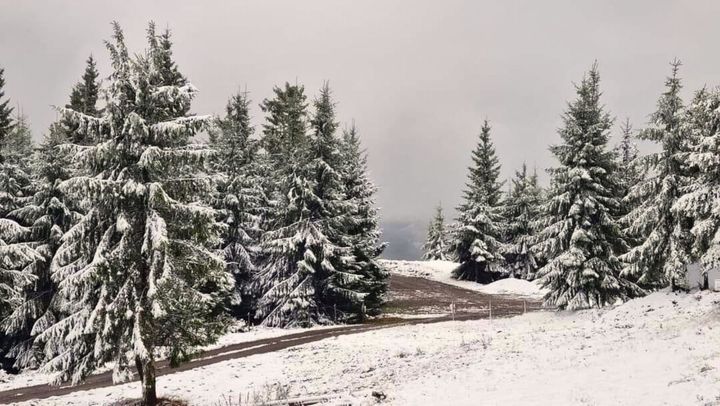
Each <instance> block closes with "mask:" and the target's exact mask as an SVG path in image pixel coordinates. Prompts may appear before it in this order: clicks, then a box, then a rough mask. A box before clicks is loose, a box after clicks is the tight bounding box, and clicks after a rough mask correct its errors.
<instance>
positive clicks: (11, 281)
mask: <svg viewBox="0 0 720 406" xmlns="http://www.w3.org/2000/svg"><path fill="white" fill-rule="evenodd" d="M1 95H2V89H1V88H0V96H1ZM0 109H1V110H7V106H6V103H3V104H0ZM0 116H2V114H0ZM0 118H1V117H0ZM9 120H10V121H8V122H7V123H5V124H3V126H4V128H1V129H0V131H3V133H2V134H0V137H1V138H0V158H1V159H0V367H3V369H5V368H9V367H10V366H12V364H14V358H15V356H16V351H15V347H16V345H17V343H18V339H17V336H16V335H15V334H14V331H15V323H16V321H17V319H18V311H19V310H22V309H23V303H24V301H25V292H27V291H28V290H30V289H32V288H33V286H34V285H35V283H36V272H35V268H34V264H35V263H36V261H38V260H39V259H41V257H40V255H39V254H38V252H37V251H36V250H35V249H34V248H33V247H31V246H30V245H28V244H25V241H26V240H27V239H28V238H29V237H30V235H31V229H30V228H28V227H25V226H24V225H23V224H21V223H19V222H18V221H17V218H16V217H15V216H13V215H12V214H13V213H14V211H15V210H17V209H20V208H22V207H24V206H25V205H26V204H27V202H28V200H29V199H30V198H31V197H32V192H33V190H32V183H31V179H30V174H29V166H28V158H29V153H30V152H31V150H32V140H31V134H30V129H29V127H28V126H27V121H26V119H25V118H24V117H23V116H20V117H18V118H17V119H14V120H13V119H12V118H10V119H9ZM20 316H22V315H20Z"/></svg>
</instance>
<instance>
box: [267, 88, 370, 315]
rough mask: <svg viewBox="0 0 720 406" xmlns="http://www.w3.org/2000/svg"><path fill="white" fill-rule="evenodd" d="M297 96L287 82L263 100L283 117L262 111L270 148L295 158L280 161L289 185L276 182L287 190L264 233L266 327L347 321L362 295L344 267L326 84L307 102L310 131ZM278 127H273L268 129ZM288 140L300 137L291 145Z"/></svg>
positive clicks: (346, 256) (346, 257)
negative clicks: (274, 220) (310, 110)
mask: <svg viewBox="0 0 720 406" xmlns="http://www.w3.org/2000/svg"><path fill="white" fill-rule="evenodd" d="M288 91H289V92H288ZM294 92H297V93H295V96H294V97H287V98H285V102H283V97H284V96H288V95H289V96H293V93H294ZM278 102H279V103H278ZM303 102H304V95H302V88H297V87H296V88H293V87H288V86H287V85H286V92H280V93H279V94H278V98H277V99H276V100H274V101H270V102H266V103H264V106H272V105H277V106H279V107H280V108H281V109H282V111H283V115H284V117H280V120H279V121H277V122H275V123H274V122H273V120H274V119H275V118H276V116H274V115H273V114H272V113H271V115H270V117H268V122H269V123H270V124H269V125H266V134H267V135H266V140H267V141H268V142H269V143H268V147H269V148H270V150H269V152H270V153H271V154H272V153H273V149H274V148H279V149H280V151H282V152H284V153H285V154H287V155H285V158H284V159H285V160H289V161H294V162H293V163H292V164H290V165H289V166H288V165H287V164H285V168H286V169H285V170H286V171H288V172H289V179H290V180H291V183H287V182H285V183H281V184H280V185H279V186H280V191H282V192H284V190H285V189H286V190H287V193H281V194H280V195H279V196H280V197H281V198H283V195H285V196H286V197H284V200H281V201H280V202H279V205H278V208H279V210H280V213H279V214H280V215H279V216H276V218H279V219H281V222H279V223H277V224H276V226H275V228H274V229H273V230H272V231H269V232H268V233H267V234H266V238H265V244H264V248H265V252H266V253H267V254H268V255H269V257H268V259H267V261H266V262H265V265H264V267H263V269H262V271H261V272H260V273H259V282H260V286H261V288H262V290H261V291H262V292H263V295H262V297H261V298H260V300H259V302H258V316H259V317H261V318H263V323H264V324H265V325H272V326H295V325H310V324H314V323H328V322H333V321H335V322H336V321H343V320H349V319H352V318H354V317H356V316H357V314H358V313H360V312H362V308H363V296H364V295H363V294H362V293H361V292H359V291H357V290H356V288H357V286H358V282H359V280H360V279H362V276H360V275H358V274H356V273H353V272H352V271H353V269H352V268H351V267H349V266H348V263H349V262H350V261H352V260H353V258H352V255H351V254H350V249H349V247H347V246H346V245H345V244H344V243H345V242H346V240H345V235H344V233H343V226H344V224H345V222H346V217H347V214H348V207H347V205H346V204H345V201H344V190H343V185H342V182H341V177H340V172H339V170H340V168H341V155H340V151H339V146H340V145H339V140H338V138H337V136H336V135H335V132H336V129H337V123H336V122H335V111H334V109H335V108H334V103H333V101H332V99H331V94H330V89H329V87H328V86H327V84H326V85H325V86H324V87H323V88H322V90H321V93H320V96H319V97H318V98H317V99H316V100H315V101H314V103H313V104H314V107H315V114H314V116H313V118H312V120H311V122H310V124H311V129H312V133H311V135H310V136H308V135H306V134H304V132H305V130H304V128H305V124H304V123H303V122H302V121H300V120H304V117H305V114H304V113H301V112H302V111H303V110H304V109H303ZM297 113H300V114H297ZM276 123H277V124H276ZM276 129H277V130H279V131H278V132H273V131H274V130H276ZM267 130H270V131H267ZM300 132H302V134H300ZM267 137H270V138H267ZM288 138H295V139H298V140H306V142H305V145H303V144H301V143H297V144H295V145H292V144H291V143H290V142H289V139H288ZM293 158H294V159H293Z"/></svg>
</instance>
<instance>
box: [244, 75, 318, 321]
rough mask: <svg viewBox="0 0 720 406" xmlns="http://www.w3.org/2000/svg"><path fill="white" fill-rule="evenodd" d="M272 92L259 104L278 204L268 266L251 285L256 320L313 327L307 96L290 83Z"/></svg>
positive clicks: (265, 251)
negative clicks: (308, 235) (307, 204)
mask: <svg viewBox="0 0 720 406" xmlns="http://www.w3.org/2000/svg"><path fill="white" fill-rule="evenodd" d="M273 91H274V93H275V96H274V97H273V98H272V99H265V100H263V102H262V103H261V105H260V107H261V108H262V110H263V111H264V112H265V113H266V117H265V124H263V137H262V141H261V143H262V146H263V148H264V150H265V152H266V154H267V159H268V166H269V167H270V168H272V173H271V174H270V178H271V180H270V182H268V184H267V186H268V189H267V193H268V196H269V197H270V198H271V200H272V201H273V202H274V204H273V205H272V206H271V208H270V210H269V212H268V216H267V218H266V220H265V229H266V230H269V231H268V232H267V233H266V234H265V235H264V236H263V241H262V245H261V249H262V256H263V261H262V264H259V265H260V266H259V268H260V269H259V270H258V272H257V274H256V275H255V278H253V282H252V290H253V292H255V293H256V294H257V295H258V297H259V298H258V302H257V310H256V312H255V318H256V319H258V320H260V321H262V322H263V323H264V324H266V325H272V326H292V325H310V324H312V323H313V322H314V320H317V314H318V311H317V303H316V302H315V288H314V286H313V280H312V279H313V278H312V272H313V269H314V268H313V267H312V265H309V264H308V263H307V262H306V261H305V260H304V248H305V239H304V237H303V236H302V235H301V234H300V233H301V232H302V231H304V230H301V229H300V224H299V223H300V222H302V221H303V219H305V220H306V219H307V208H306V207H305V201H304V199H305V197H306V195H308V194H310V191H309V190H307V188H308V187H309V186H308V181H307V179H306V178H305V173H304V172H303V171H304V169H305V167H306V166H307V165H308V158H307V156H308V151H307V150H308V148H309V145H308V135H307V126H308V122H307V121H308V117H307V116H308V113H307V107H308V105H307V97H306V96H305V88H304V87H303V86H301V85H290V84H289V83H285V86H284V87H283V88H281V87H275V88H274V89H273ZM303 192H305V193H303ZM309 255H311V254H309ZM309 255H308V256H309ZM312 259H313V258H308V260H312Z"/></svg>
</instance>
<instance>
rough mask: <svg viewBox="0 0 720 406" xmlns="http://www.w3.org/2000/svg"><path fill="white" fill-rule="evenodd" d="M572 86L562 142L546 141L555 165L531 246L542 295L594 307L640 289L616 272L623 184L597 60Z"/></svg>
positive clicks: (554, 302) (555, 302) (570, 305)
mask: <svg viewBox="0 0 720 406" xmlns="http://www.w3.org/2000/svg"><path fill="white" fill-rule="evenodd" d="M576 91H577V98H576V99H575V100H574V101H572V102H570V103H568V107H567V110H566V111H565V113H564V115H563V123H564V125H563V127H562V128H561V129H560V130H559V133H560V137H561V138H562V143H561V144H559V145H554V146H552V147H551V148H550V150H551V152H552V153H553V155H555V157H556V158H557V159H558V161H559V163H560V165H559V166H558V167H556V168H553V169H551V170H550V174H551V176H552V180H551V186H550V189H549V193H548V201H547V202H546V204H545V206H544V210H543V211H544V213H543V215H544V216H545V220H544V226H545V227H544V229H543V230H542V231H541V232H540V233H539V235H538V243H537V245H535V246H534V247H533V248H534V249H535V250H536V251H537V252H538V254H539V255H540V256H542V257H543V258H544V259H545V260H547V261H548V262H547V264H545V265H544V266H543V267H542V268H540V269H539V270H538V273H537V276H538V277H539V278H540V279H541V280H542V284H543V286H544V287H546V288H548V289H549V292H548V294H547V295H546V296H545V301H546V303H547V304H548V305H551V306H557V307H558V308H560V309H583V308H590V307H600V306H604V305H607V304H612V303H615V301H617V300H618V299H620V300H624V299H626V298H628V297H632V296H635V295H637V294H640V293H641V291H640V290H639V289H638V288H637V287H636V286H635V285H634V284H633V283H631V282H629V281H627V280H625V279H623V278H622V277H621V276H620V271H621V263H620V261H619V260H618V257H617V256H618V255H619V254H621V253H622V252H623V251H624V249H625V248H626V243H625V241H624V239H623V234H622V230H621V229H620V227H619V226H618V224H617V217H618V216H619V214H620V211H621V204H620V198H621V196H620V194H621V192H622V191H621V186H620V184H619V182H618V180H617V165H616V161H615V156H614V154H613V153H612V152H611V151H609V150H608V148H607V144H608V138H609V130H610V127H611V126H612V119H611V118H610V116H609V114H608V113H607V112H605V110H604V108H603V106H602V105H601V104H600V96H601V92H600V74H599V72H598V69H597V65H593V67H592V69H591V70H590V71H589V72H588V73H587V74H586V75H585V76H584V77H583V80H582V82H580V84H579V85H576Z"/></svg>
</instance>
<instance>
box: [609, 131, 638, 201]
mask: <svg viewBox="0 0 720 406" xmlns="http://www.w3.org/2000/svg"><path fill="white" fill-rule="evenodd" d="M620 130H621V131H622V134H621V136H620V137H621V138H620V142H619V143H618V145H617V146H615V153H616V154H617V155H618V158H619V160H620V163H619V167H618V175H619V176H620V184H621V186H622V187H623V189H624V193H623V196H625V195H627V193H628V192H629V191H630V188H631V187H632V186H634V185H636V184H637V183H638V182H640V180H641V177H640V173H639V171H638V168H637V165H636V164H637V162H636V159H637V157H638V147H637V144H636V143H635V136H634V135H633V128H632V124H630V119H625V122H623V124H622V126H621V128H620Z"/></svg>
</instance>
